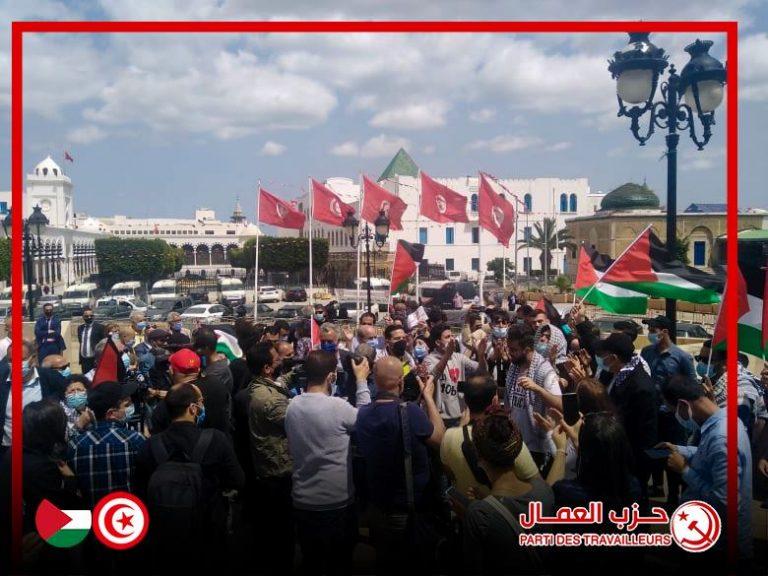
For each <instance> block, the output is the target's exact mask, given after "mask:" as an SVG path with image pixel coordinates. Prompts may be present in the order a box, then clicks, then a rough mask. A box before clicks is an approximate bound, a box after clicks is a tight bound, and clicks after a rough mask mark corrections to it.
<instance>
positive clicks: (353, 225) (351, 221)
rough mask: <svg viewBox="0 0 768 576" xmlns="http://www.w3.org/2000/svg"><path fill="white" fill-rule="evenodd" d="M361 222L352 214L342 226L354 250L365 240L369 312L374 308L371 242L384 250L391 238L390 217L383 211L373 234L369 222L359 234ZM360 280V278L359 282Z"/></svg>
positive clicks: (348, 215) (377, 219) (375, 222)
mask: <svg viewBox="0 0 768 576" xmlns="http://www.w3.org/2000/svg"><path fill="white" fill-rule="evenodd" d="M359 225H360V221H359V220H358V219H357V218H355V215H354V214H353V213H352V212H350V213H348V214H347V217H346V218H345V219H344V223H343V224H342V226H344V228H346V229H347V230H348V231H349V243H350V245H351V246H352V248H357V247H358V245H359V244H360V242H361V241H363V240H365V277H366V279H367V286H366V305H367V307H368V312H370V311H371V309H372V308H373V303H372V302H371V247H370V242H371V241H373V242H374V243H375V244H376V248H378V249H379V250H381V249H382V247H383V246H384V244H386V242H387V237H388V236H389V217H388V216H387V214H386V213H385V212H384V210H381V211H380V212H379V215H378V216H377V217H376V220H375V221H374V222H373V232H372V231H371V228H370V225H369V224H368V222H366V223H365V228H364V229H363V232H362V233H361V234H358V226H359ZM359 281H360V279H359V278H358V282H359Z"/></svg>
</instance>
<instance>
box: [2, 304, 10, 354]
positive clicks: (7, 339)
mask: <svg viewBox="0 0 768 576" xmlns="http://www.w3.org/2000/svg"><path fill="white" fill-rule="evenodd" d="M11 324H12V318H11V310H10V308H9V309H8V315H7V316H6V317H5V321H4V327H5V336H4V337H3V338H2V339H0V362H2V361H3V360H5V357H6V356H7V354H8V347H9V346H10V345H11Z"/></svg>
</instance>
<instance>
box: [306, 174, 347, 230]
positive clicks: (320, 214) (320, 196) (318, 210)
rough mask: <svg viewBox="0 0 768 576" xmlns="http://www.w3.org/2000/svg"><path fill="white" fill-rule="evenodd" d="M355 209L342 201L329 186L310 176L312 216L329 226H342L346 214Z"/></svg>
mask: <svg viewBox="0 0 768 576" xmlns="http://www.w3.org/2000/svg"><path fill="white" fill-rule="evenodd" d="M354 212H355V209H354V208H353V207H352V206H350V205H349V204H345V203H344V202H342V201H341V200H340V199H339V197H338V196H336V194H334V193H333V192H332V191H331V190H330V188H328V187H327V186H323V185H322V184H320V182H318V181H317V180H315V179H314V178H312V218H314V219H315V220H319V221H320V222H325V223H326V224H330V225H331V226H343V225H344V219H345V218H346V217H347V214H352V213H354Z"/></svg>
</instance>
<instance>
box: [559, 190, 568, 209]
mask: <svg viewBox="0 0 768 576" xmlns="http://www.w3.org/2000/svg"><path fill="white" fill-rule="evenodd" d="M560 212H568V194H560Z"/></svg>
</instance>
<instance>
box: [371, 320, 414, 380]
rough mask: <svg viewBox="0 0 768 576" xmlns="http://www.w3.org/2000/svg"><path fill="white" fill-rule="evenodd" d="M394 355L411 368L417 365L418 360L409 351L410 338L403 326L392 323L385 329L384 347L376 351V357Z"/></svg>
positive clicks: (404, 365)
mask: <svg viewBox="0 0 768 576" xmlns="http://www.w3.org/2000/svg"><path fill="white" fill-rule="evenodd" d="M388 356H394V357H395V358H397V359H398V360H400V361H401V362H402V363H403V368H404V369H405V367H406V366H408V367H410V368H411V369H413V368H415V367H416V362H415V361H414V359H413V356H411V355H410V354H409V353H408V339H407V335H406V333H405V329H404V328H403V327H402V326H398V325H396V324H391V325H389V326H387V327H386V328H385V329H384V347H383V348H380V349H378V350H377V351H376V359H377V360H378V359H379V358H386V357H388Z"/></svg>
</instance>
